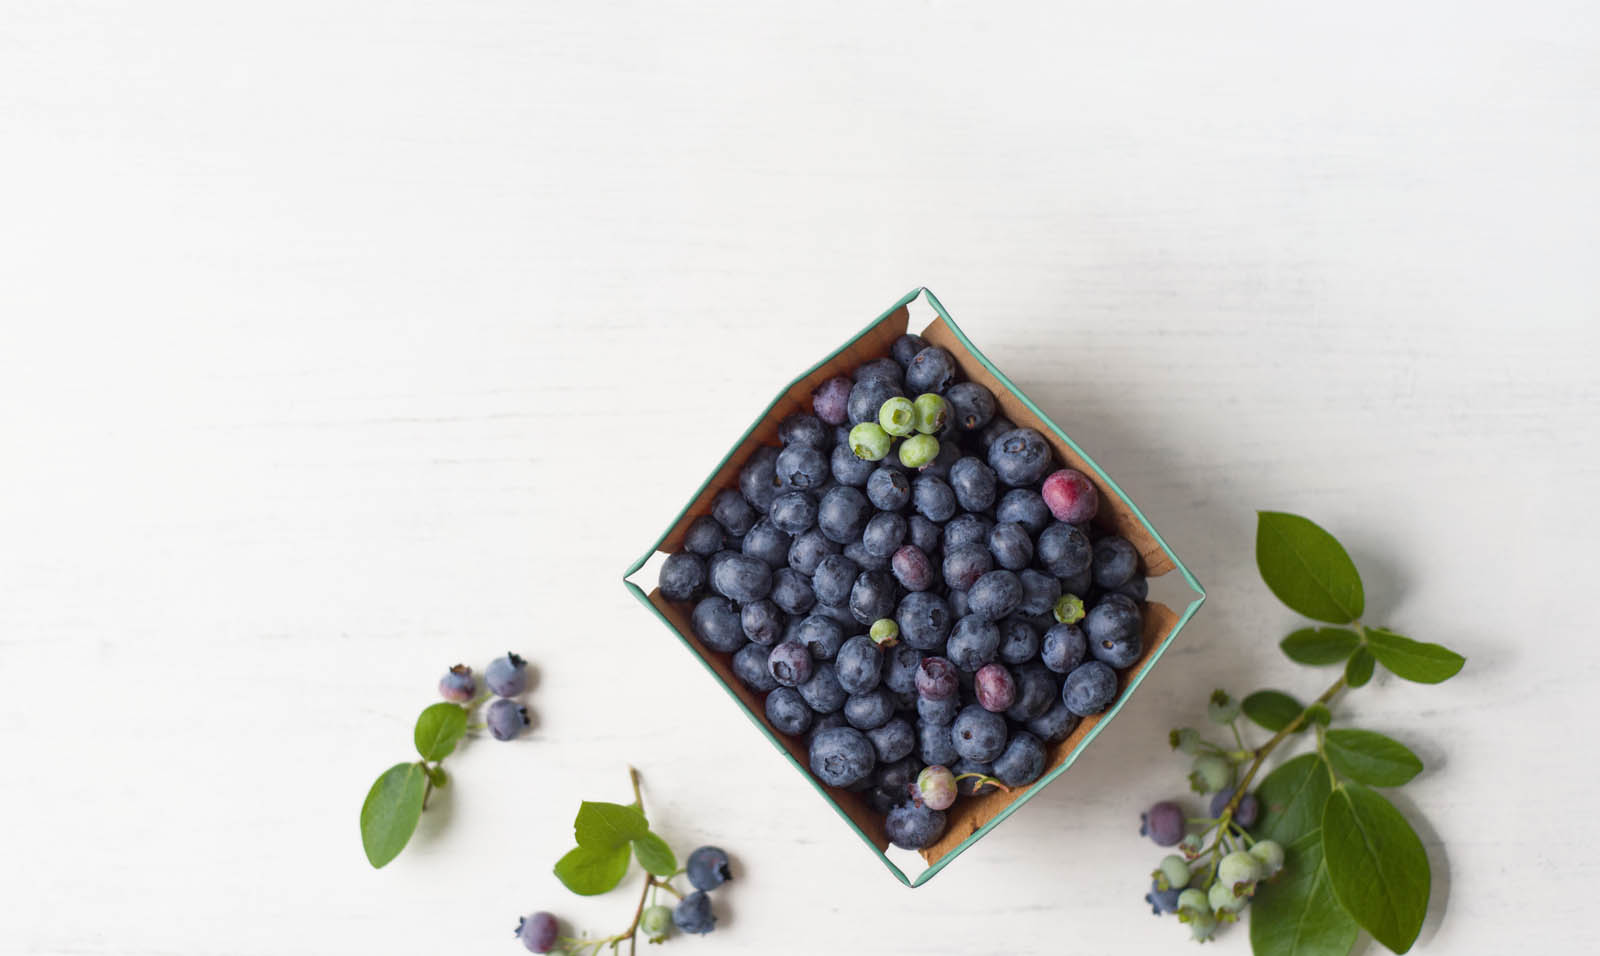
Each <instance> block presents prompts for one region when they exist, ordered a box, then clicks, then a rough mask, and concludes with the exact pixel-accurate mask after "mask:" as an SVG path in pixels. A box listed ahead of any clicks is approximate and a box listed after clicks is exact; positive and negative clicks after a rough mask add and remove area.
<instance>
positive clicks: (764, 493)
mask: <svg viewBox="0 0 1600 956" xmlns="http://www.w3.org/2000/svg"><path fill="white" fill-rule="evenodd" d="M778 451H779V449H778V448H777V447H776V446H774V445H762V446H761V447H760V448H757V449H756V450H755V451H754V452H752V453H751V454H750V457H749V458H747V459H745V463H744V467H743V468H741V469H739V491H740V493H741V494H743V495H744V497H745V500H746V501H748V502H750V504H752V505H754V506H755V509H756V510H757V511H759V512H761V513H763V514H765V513H766V510H767V507H768V506H769V505H771V504H772V499H773V498H776V497H777V496H778V489H779V487H780V486H779V483H778V472H777V466H778Z"/></svg>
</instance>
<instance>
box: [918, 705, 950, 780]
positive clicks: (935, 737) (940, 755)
mask: <svg viewBox="0 0 1600 956" xmlns="http://www.w3.org/2000/svg"><path fill="white" fill-rule="evenodd" d="M946 699H947V700H948V701H950V703H951V706H952V708H955V707H959V706H960V704H959V701H957V700H956V699H955V698H953V697H951V698H946ZM918 706H919V707H920V706H921V702H918ZM954 720H955V717H954V716H953V715H952V716H951V718H950V720H949V721H944V722H939V721H931V720H919V721H917V755H918V756H919V757H920V758H921V759H922V762H923V763H925V764H948V763H952V762H954V761H955V760H956V759H957V758H958V757H959V756H960V754H958V753H956V747H955V743H954V742H953V741H952V740H951V739H950V723H951V721H954Z"/></svg>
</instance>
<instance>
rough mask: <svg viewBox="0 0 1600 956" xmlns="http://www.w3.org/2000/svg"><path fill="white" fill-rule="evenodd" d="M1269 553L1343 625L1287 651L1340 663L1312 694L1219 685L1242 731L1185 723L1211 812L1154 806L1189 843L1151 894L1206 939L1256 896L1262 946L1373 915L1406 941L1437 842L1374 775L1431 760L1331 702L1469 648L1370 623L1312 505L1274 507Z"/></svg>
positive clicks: (1293, 600) (1263, 542) (1420, 908)
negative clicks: (1292, 746)
mask: <svg viewBox="0 0 1600 956" xmlns="http://www.w3.org/2000/svg"><path fill="white" fill-rule="evenodd" d="M1256 564H1257V566H1258V568H1259V569H1260V571H1261V577H1262V579H1263V580H1265V581H1266V584H1267V587H1268V588H1269V589H1271V591H1272V593H1273V594H1275V595H1276V596H1277V597H1278V599H1279V600H1281V601H1282V602H1283V603H1284V604H1286V605H1288V606H1289V608H1290V609H1291V610H1294V611H1296V612H1298V613H1300V614H1303V615H1304V616H1306V617H1308V618H1311V619H1312V620H1314V621H1317V622H1319V623H1320V624H1323V625H1328V626H1313V627H1305V628H1301V629H1299V630H1296V631H1295V632H1293V633H1292V634H1290V635H1289V636H1287V637H1285V638H1284V639H1283V641H1282V642H1281V644H1280V646H1281V648H1282V649H1283V652H1284V654H1285V655H1287V656H1288V657H1289V659H1290V660H1292V661H1294V662H1296V663H1298V664H1304V665H1306V666H1309V667H1334V666H1338V667H1340V670H1341V673H1340V676H1339V677H1338V679H1337V680H1335V681H1334V682H1333V683H1332V684H1331V685H1330V686H1329V687H1328V688H1327V689H1326V690H1324V691H1323V692H1322V693H1321V694H1319V695H1318V696H1317V697H1316V698H1315V699H1314V700H1313V701H1312V702H1311V703H1309V704H1303V703H1301V702H1300V701H1299V700H1297V699H1296V698H1294V697H1292V696H1291V695H1289V694H1286V693H1284V692H1282V691H1278V690H1261V691H1256V692H1255V693H1253V694H1250V695H1249V696H1247V697H1245V698H1244V699H1243V700H1241V701H1235V700H1234V699H1233V698H1232V697H1231V696H1230V695H1228V694H1227V693H1226V692H1225V691H1221V690H1219V691H1216V692H1215V693H1213V694H1212V695H1211V700H1210V702H1209V705H1208V707H1207V715H1208V717H1209V719H1210V721H1211V723H1212V724H1213V725H1215V726H1217V727H1225V728H1227V730H1228V733H1229V739H1227V740H1224V741H1222V742H1220V743H1218V742H1216V741H1213V740H1210V739H1208V738H1207V737H1206V736H1205V735H1203V734H1202V733H1201V732H1200V731H1198V730H1195V729H1194V728H1190V727H1183V728H1179V729H1177V730H1174V731H1172V733H1171V736H1170V743H1171V744H1172V746H1173V748H1174V749H1176V750H1181V751H1182V752H1184V753H1185V754H1189V755H1191V756H1192V757H1193V758H1194V759H1193V762H1192V764H1191V768H1190V774H1189V782H1190V786H1191V788H1192V789H1193V790H1194V791H1195V792H1197V793H1202V794H1212V795H1213V796H1212V797H1211V801H1210V806H1209V808H1208V813H1207V815H1204V816H1200V817H1193V816H1189V815H1187V814H1186V813H1185V812H1184V811H1183V809H1182V808H1181V807H1180V806H1179V805H1178V804H1177V803H1176V802H1175V801H1162V802H1160V803H1157V804H1156V805H1154V806H1152V807H1151V808H1150V809H1149V810H1148V811H1147V812H1146V813H1145V814H1144V816H1143V826H1142V828H1141V833H1143V834H1145V835H1147V836H1149V837H1150V838H1151V839H1152V840H1154V841H1155V842H1156V843H1157V844H1159V845H1161V846H1173V847H1177V849H1178V851H1179V852H1178V853H1174V854H1172V855H1170V856H1167V857H1166V858H1164V859H1163V860H1162V861H1161V863H1160V865H1159V866H1158V867H1157V868H1156V870H1155V872H1154V873H1153V874H1152V878H1153V879H1152V884H1151V888H1150V893H1149V895H1148V896H1146V897H1145V899H1146V901H1147V902H1149V903H1150V904H1151V906H1152V908H1153V909H1154V910H1155V911H1156V912H1157V913H1176V914H1177V917H1178V919H1179V920H1180V921H1182V922H1184V923H1187V924H1188V926H1189V929H1190V932H1191V934H1192V936H1193V937H1194V938H1195V939H1197V940H1201V941H1204V940H1207V939H1210V938H1211V937H1212V936H1213V934H1214V933H1215V932H1216V930H1217V928H1218V926H1219V925H1220V924H1223V923H1230V922H1234V921H1236V920H1237V919H1238V918H1239V916H1240V914H1241V913H1242V912H1243V911H1244V910H1245V908H1246V906H1247V905H1249V904H1252V903H1253V905H1249V911H1250V914H1251V917H1250V945H1251V949H1252V951H1253V952H1254V953H1255V956H1313V954H1315V956H1340V954H1345V953H1348V952H1349V951H1350V950H1351V948H1352V947H1354V945H1355V943H1356V938H1357V936H1358V935H1359V933H1360V931H1361V930H1363V929H1364V930H1366V931H1367V932H1368V933H1369V934H1371V936H1372V937H1373V938H1374V939H1375V940H1377V941H1378V942H1379V943H1382V944H1383V945H1384V946H1386V947H1388V948H1389V949H1391V950H1393V951H1394V952H1396V953H1404V952H1406V951H1407V950H1409V949H1410V948H1411V946H1412V944H1413V943H1414V942H1416V939H1417V935H1418V933H1420V932H1421V930H1422V922H1423V918H1424V917H1425V916H1426V914H1427V910H1428V896H1429V892H1430V888H1431V874H1430V871H1429V867H1428V856H1427V853H1426V852H1425V851H1424V849H1423V846H1422V840H1421V839H1420V838H1419V837H1418V836H1417V833H1416V831H1415V830H1414V829H1412V826H1411V824H1410V823H1409V822H1407V820H1406V818H1405V816H1404V815H1403V814H1401V813H1400V811H1399V810H1397V809H1395V806H1394V804H1392V803H1390V802H1389V800H1388V799H1387V798H1385V797H1384V796H1383V795H1382V794H1381V793H1379V792H1378V790H1377V789H1374V788H1383V787H1397V786H1400V785H1401V784H1404V783H1406V782H1408V781H1410V780H1411V779H1412V778H1413V777H1415V776H1416V775H1417V774H1418V773H1420V772H1422V761H1421V760H1419V759H1417V756H1416V754H1414V753H1412V752H1411V750H1410V749H1409V748H1407V747H1406V746H1405V745H1404V744H1401V743H1400V742H1398V741H1395V740H1392V739H1390V738H1389V737H1386V736H1384V735H1383V734H1379V733H1376V732H1374V731H1370V730H1360V729H1355V728H1347V727H1335V726H1332V724H1333V720H1334V714H1333V711H1332V710H1331V709H1330V705H1332V704H1333V702H1334V700H1335V698H1337V697H1338V696H1339V695H1340V694H1341V693H1343V692H1344V691H1345V690H1348V689H1350V688H1356V687H1362V686H1364V685H1366V684H1367V682H1368V681H1370V680H1371V679H1372V676H1373V673H1374V671H1375V669H1376V667H1377V665H1382V666H1383V668H1384V669H1385V670H1387V671H1388V672H1390V673H1392V674H1394V675H1395V676H1396V677H1399V678H1402V679H1404V680H1408V681H1412V682H1415V683H1419V684H1437V683H1440V682H1442V681H1445V680H1448V679H1449V678H1451V677H1453V676H1455V674H1456V673H1457V672H1458V671H1460V670H1461V668H1462V665H1463V664H1465V662H1466V659H1465V658H1463V657H1462V656H1461V655H1459V654H1457V653H1455V652H1454V651H1451V650H1449V649H1448V648H1445V647H1442V646H1440V645H1438V644H1427V643H1423V642H1421V641H1414V640H1412V639H1411V638H1408V637H1404V636H1402V635H1400V634H1397V633H1395V632H1394V631H1392V630H1389V629H1388V628H1384V627H1374V626H1371V625H1368V624H1366V623H1364V622H1363V621H1362V620H1361V615H1362V613H1363V612H1364V611H1365V610H1366V606H1365V605H1366V598H1365V591H1364V589H1363V587H1362V584H1361V576H1360V574H1359V573H1358V572H1357V570H1356V566H1355V563H1354V562H1352V561H1351V560H1350V556H1349V554H1347V553H1346V552H1345V549H1344V548H1343V546H1341V545H1340V544H1339V542H1338V541H1337V540H1335V539H1334V537H1333V536H1332V535H1330V534H1329V533H1328V532H1326V531H1324V530H1323V529H1322V528H1320V527H1318V526H1317V525H1316V524H1315V523H1313V522H1311V521H1309V520H1307V519H1305V518H1302V517H1299V516H1298V515H1291V514H1283V513H1280V512H1270V511H1264V512H1261V513H1260V516H1259V522H1258V524H1257V529H1256ZM1241 714H1242V715H1243V716H1244V717H1246V718H1248V719H1249V720H1250V721H1252V722H1254V723H1255V724H1257V725H1258V726H1260V727H1261V728H1263V729H1264V730H1267V731H1270V732H1272V737H1271V738H1270V739H1268V740H1267V741H1266V742H1265V743H1262V744H1260V745H1259V746H1254V747H1252V746H1251V745H1250V744H1249V743H1248V742H1247V741H1246V739H1245V734H1244V733H1243V732H1242V731H1241V730H1240V728H1239V717H1240V715H1241ZM1308 731H1310V737H1309V740H1310V742H1311V743H1313V744H1314V749H1312V750H1311V751H1309V752H1307V753H1302V754H1300V755H1299V756H1296V757H1292V758H1290V759H1288V760H1286V761H1284V762H1282V763H1281V764H1279V765H1278V766H1277V767H1276V768H1275V769H1273V770H1272V772H1271V773H1268V774H1267V775H1266V776H1265V777H1263V778H1262V779H1261V782H1260V784H1259V785H1258V786H1257V787H1256V789H1255V791H1254V792H1253V793H1252V792H1251V790H1250V786H1251V784H1252V783H1253V782H1254V781H1255V779H1256V777H1257V775H1258V774H1259V773H1260V772H1261V770H1262V767H1263V766H1264V765H1265V764H1266V762H1267V760H1268V758H1269V757H1271V756H1272V755H1273V754H1274V753H1276V752H1277V751H1278V750H1279V748H1280V747H1282V746H1283V745H1284V744H1287V743H1290V742H1297V743H1298V742H1305V741H1307V740H1308V738H1307V736H1306V734H1307V732H1308Z"/></svg>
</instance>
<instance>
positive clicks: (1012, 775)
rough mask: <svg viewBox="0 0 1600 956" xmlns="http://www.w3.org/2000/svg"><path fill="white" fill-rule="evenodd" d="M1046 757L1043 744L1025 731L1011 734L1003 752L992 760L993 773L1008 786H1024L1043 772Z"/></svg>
mask: <svg viewBox="0 0 1600 956" xmlns="http://www.w3.org/2000/svg"><path fill="white" fill-rule="evenodd" d="M1046 759H1047V755H1046V754H1045V749H1044V744H1043V743H1042V742H1040V740H1039V738H1038V737H1035V736H1034V735H1033V734H1030V733H1027V732H1026V731H1019V732H1017V733H1015V734H1012V736H1011V742H1010V743H1008V744H1006V749H1005V752H1004V753H1002V754H1001V755H1000V756H999V757H996V758H995V761H994V775H995V777H996V778H997V779H998V780H999V781H1000V782H1001V783H1003V784H1005V785H1006V786H1008V787H1025V786H1027V785H1028V784H1030V783H1032V782H1034V781H1035V780H1038V779H1039V775H1040V774H1042V773H1044V765H1045V761H1046Z"/></svg>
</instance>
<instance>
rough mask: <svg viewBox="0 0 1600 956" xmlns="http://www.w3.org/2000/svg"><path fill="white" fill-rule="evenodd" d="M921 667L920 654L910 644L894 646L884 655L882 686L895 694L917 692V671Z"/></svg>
mask: <svg viewBox="0 0 1600 956" xmlns="http://www.w3.org/2000/svg"><path fill="white" fill-rule="evenodd" d="M921 667H922V652H921V651H919V650H917V649H916V648H914V647H912V646H911V645H910V644H905V643H902V644H896V645H895V646H894V647H891V648H890V649H889V650H888V651H887V652H886V654H885V659H884V662H883V686H885V687H887V688H889V690H891V691H893V692H894V693H896V694H911V693H915V692H916V690H917V671H918V669H920V668H921Z"/></svg>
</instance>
